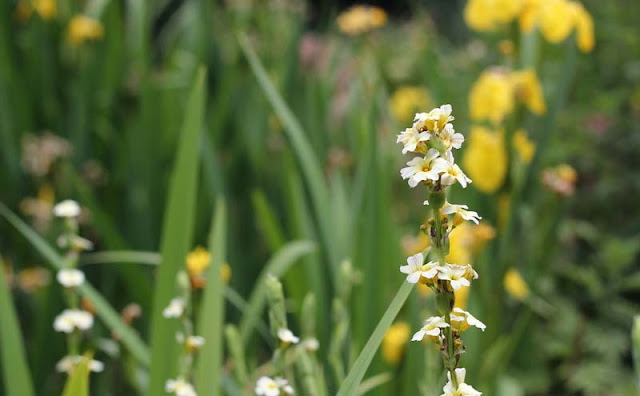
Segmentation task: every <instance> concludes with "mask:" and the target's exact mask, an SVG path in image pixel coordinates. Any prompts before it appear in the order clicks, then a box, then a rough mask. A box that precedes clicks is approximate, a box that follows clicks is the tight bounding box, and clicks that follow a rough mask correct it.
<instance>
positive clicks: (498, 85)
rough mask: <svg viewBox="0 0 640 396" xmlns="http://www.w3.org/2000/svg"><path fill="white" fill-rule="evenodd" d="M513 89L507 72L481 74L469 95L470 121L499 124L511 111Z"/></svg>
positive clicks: (491, 70) (488, 71) (492, 70)
mask: <svg viewBox="0 0 640 396" xmlns="http://www.w3.org/2000/svg"><path fill="white" fill-rule="evenodd" d="M513 89H514V87H513V82H512V79H511V78H510V76H509V73H508V72H507V71H505V70H502V69H490V70H487V71H484V72H482V74H481V75H480V77H479V78H478V80H477V81H476V82H475V84H474V85H473V87H472V88H471V92H470V93H469V109H470V115H471V119H472V120H476V121H484V120H489V121H490V122H491V123H493V124H500V123H501V122H502V120H504V118H505V117H506V116H507V115H508V114H509V113H511V112H512V111H513V107H514V95H513V93H514V90H513Z"/></svg>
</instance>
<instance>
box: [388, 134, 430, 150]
mask: <svg viewBox="0 0 640 396" xmlns="http://www.w3.org/2000/svg"><path fill="white" fill-rule="evenodd" d="M430 138H431V135H430V134H429V132H418V131H417V130H416V129H415V128H407V129H405V130H404V131H402V132H400V134H399V135H398V139H397V140H396V143H402V144H403V145H404V147H403V148H402V154H406V153H407V152H409V151H416V148H417V147H418V144H420V142H426V141H427V140H429V139H430Z"/></svg>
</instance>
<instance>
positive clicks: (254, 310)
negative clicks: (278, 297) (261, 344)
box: [240, 241, 315, 346]
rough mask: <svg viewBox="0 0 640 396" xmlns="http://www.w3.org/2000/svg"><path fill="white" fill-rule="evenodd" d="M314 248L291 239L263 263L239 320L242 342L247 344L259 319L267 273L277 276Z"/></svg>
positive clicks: (262, 306)
mask: <svg viewBox="0 0 640 396" xmlns="http://www.w3.org/2000/svg"><path fill="white" fill-rule="evenodd" d="M314 250H315V244H314V243H313V242H309V241H293V242H289V243H288V244H286V245H284V246H283V247H282V249H280V250H279V251H278V252H277V253H276V254H275V255H274V256H273V257H272V258H271V259H270V260H269V262H267V264H266V265H265V267H264V269H263V270H262V272H261V273H260V275H259V276H258V279H257V280H256V283H255V285H256V286H255V288H254V289H253V293H251V297H249V304H248V306H247V309H246V311H245V313H244V315H243V316H242V320H241V321H240V335H241V337H242V344H243V345H245V346H246V345H247V342H248V341H249V338H250V337H251V334H252V332H253V330H254V328H255V327H256V323H257V322H258V321H259V320H260V317H261V315H262V309H263V308H264V305H265V302H266V287H265V280H266V278H267V275H273V276H275V277H279V276H281V275H282V274H284V273H285V272H287V270H288V269H289V267H291V265H293V264H294V263H295V262H296V261H297V260H298V259H300V258H301V257H302V256H304V255H306V254H309V253H311V252H313V251H314Z"/></svg>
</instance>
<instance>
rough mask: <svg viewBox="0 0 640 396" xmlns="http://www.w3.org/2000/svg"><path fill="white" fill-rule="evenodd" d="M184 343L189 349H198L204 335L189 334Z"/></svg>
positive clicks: (202, 343)
mask: <svg viewBox="0 0 640 396" xmlns="http://www.w3.org/2000/svg"><path fill="white" fill-rule="evenodd" d="M185 345H186V347H187V348H188V349H190V350H194V351H195V350H198V349H200V348H202V346H203V345H204V337H201V336H189V337H187V340H186V342H185Z"/></svg>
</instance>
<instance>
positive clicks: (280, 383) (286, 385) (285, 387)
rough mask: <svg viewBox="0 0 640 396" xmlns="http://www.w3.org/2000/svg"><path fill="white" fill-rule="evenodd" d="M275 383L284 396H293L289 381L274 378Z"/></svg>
mask: <svg viewBox="0 0 640 396" xmlns="http://www.w3.org/2000/svg"><path fill="white" fill-rule="evenodd" d="M276 383H277V384H278V386H279V387H280V389H282V391H283V392H284V394H285V395H293V388H292V387H291V385H289V381H287V380H286V379H284V378H281V377H276Z"/></svg>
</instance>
